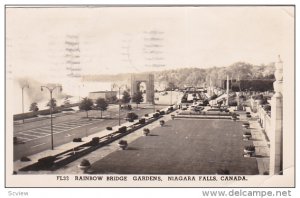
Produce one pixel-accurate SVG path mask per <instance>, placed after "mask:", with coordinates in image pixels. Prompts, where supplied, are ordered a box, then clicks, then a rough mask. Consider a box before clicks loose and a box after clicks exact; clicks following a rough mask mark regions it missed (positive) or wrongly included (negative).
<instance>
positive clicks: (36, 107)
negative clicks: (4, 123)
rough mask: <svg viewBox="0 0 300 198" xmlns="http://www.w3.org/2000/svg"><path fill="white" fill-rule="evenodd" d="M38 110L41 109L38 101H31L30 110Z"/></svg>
mask: <svg viewBox="0 0 300 198" xmlns="http://www.w3.org/2000/svg"><path fill="white" fill-rule="evenodd" d="M38 110H39V107H38V106H37V103H36V102H33V103H31V105H30V108H29V111H33V112H36V111H38Z"/></svg>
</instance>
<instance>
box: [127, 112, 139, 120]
mask: <svg viewBox="0 0 300 198" xmlns="http://www.w3.org/2000/svg"><path fill="white" fill-rule="evenodd" d="M126 118H127V120H135V119H138V115H137V114H135V113H133V112H130V113H127V116H126Z"/></svg>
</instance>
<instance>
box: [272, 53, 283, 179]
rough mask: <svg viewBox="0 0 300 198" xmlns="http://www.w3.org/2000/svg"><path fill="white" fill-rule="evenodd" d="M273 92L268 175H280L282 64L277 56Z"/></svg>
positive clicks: (281, 150)
mask: <svg viewBox="0 0 300 198" xmlns="http://www.w3.org/2000/svg"><path fill="white" fill-rule="evenodd" d="M275 66H276V70H275V79H276V81H275V82H274V84H273V86H274V91H275V94H274V95H273V97H272V101H271V131H270V171H269V172H270V175H278V174H282V164H283V162H282V152H283V149H282V144H283V132H282V131H283V127H282V124H283V121H282V119H283V112H282V107H283V96H282V83H283V63H282V61H281V59H280V56H278V62H277V63H276V65H275Z"/></svg>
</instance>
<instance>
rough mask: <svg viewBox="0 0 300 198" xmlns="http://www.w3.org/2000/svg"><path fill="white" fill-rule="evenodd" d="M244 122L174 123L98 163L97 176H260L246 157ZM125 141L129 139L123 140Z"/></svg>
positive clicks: (194, 121)
mask: <svg viewBox="0 0 300 198" xmlns="http://www.w3.org/2000/svg"><path fill="white" fill-rule="evenodd" d="M242 134H243V133H242V122H233V121H231V120H172V121H168V122H166V125H165V126H164V127H157V128H155V129H154V130H152V131H151V136H146V137H140V138H138V139H137V140H135V141H134V142H132V143H130V144H129V148H128V150H124V151H122V150H119V151H116V152H113V153H111V154H110V155H108V156H106V157H105V158H103V159H101V160H99V161H97V162H95V163H94V164H93V165H92V170H93V171H94V172H95V173H97V174H216V173H217V170H218V169H228V170H229V171H230V174H235V175H239V174H240V175H253V174H258V169H257V163H256V159H255V158H244V157H243V148H244V145H245V144H250V142H247V143H245V142H243V138H242ZM123 139H126V137H125V138H123Z"/></svg>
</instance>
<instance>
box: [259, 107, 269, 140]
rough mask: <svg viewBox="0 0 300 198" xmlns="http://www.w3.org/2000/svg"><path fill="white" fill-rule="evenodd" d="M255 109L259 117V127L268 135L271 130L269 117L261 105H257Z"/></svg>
mask: <svg viewBox="0 0 300 198" xmlns="http://www.w3.org/2000/svg"><path fill="white" fill-rule="evenodd" d="M256 110H257V115H258V117H259V123H260V125H261V127H262V128H263V129H264V130H265V133H266V135H267V136H268V137H269V135H270V131H271V117H270V116H269V115H268V113H267V112H266V111H265V110H264V109H263V107H262V106H261V105H257V106H256Z"/></svg>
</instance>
